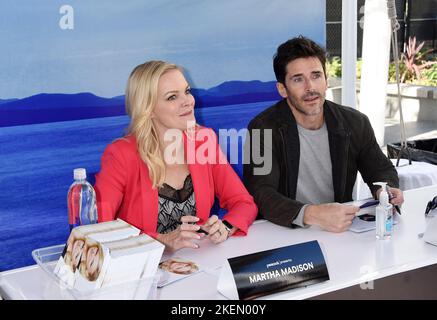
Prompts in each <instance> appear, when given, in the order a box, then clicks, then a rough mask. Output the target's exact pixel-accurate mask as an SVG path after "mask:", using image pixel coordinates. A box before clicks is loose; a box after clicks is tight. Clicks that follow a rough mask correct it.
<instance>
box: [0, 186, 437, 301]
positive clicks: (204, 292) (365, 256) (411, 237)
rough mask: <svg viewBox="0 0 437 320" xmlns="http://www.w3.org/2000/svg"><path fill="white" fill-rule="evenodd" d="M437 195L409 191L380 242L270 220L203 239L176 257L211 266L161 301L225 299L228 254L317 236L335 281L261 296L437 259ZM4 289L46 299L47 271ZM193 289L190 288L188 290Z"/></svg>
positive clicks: (315, 290) (4, 283)
mask: <svg viewBox="0 0 437 320" xmlns="http://www.w3.org/2000/svg"><path fill="white" fill-rule="evenodd" d="M435 195H437V185H434V186H429V187H425V188H420V189H413V190H408V191H406V192H405V203H404V205H403V207H402V213H403V214H402V216H400V218H399V223H398V224H397V225H395V226H394V234H393V237H392V239H391V240H384V241H382V240H376V239H375V233H374V231H369V232H365V233H360V234H357V233H352V232H350V231H347V232H344V233H341V234H334V233H329V232H326V231H323V230H320V229H318V228H316V227H311V228H309V229H289V228H284V227H280V226H277V225H274V224H272V223H270V222H266V221H257V222H256V223H255V224H254V225H253V226H252V227H251V228H250V230H249V234H248V236H247V237H234V238H231V239H229V240H227V241H226V242H224V243H222V244H220V245H217V246H215V245H212V244H210V243H209V242H206V241H202V242H201V243H200V244H201V248H200V249H198V250H189V249H184V250H181V251H179V252H177V254H176V255H178V256H183V257H186V258H189V259H192V260H194V261H196V262H198V263H199V264H200V265H203V266H205V267H207V268H209V269H210V270H208V271H207V272H201V273H198V274H196V275H193V276H191V277H189V278H186V279H183V280H180V281H178V282H175V283H173V284H170V285H168V286H166V287H164V288H162V289H159V290H158V298H159V299H170V300H173V299H174V300H203V299H225V297H224V296H222V295H221V294H220V293H218V292H217V289H216V287H217V280H218V277H217V273H218V270H217V269H216V270H214V268H215V267H218V266H221V265H222V264H223V262H224V261H225V259H226V258H230V257H234V256H239V255H244V254H249V253H253V252H258V251H262V250H268V249H272V248H277V247H281V246H286V245H290V244H295V243H300V242H305V241H310V240H318V241H319V243H320V244H321V246H322V250H323V251H324V255H325V259H326V262H327V266H328V270H329V275H330V280H329V281H326V282H323V283H319V284H315V285H311V286H308V287H305V288H298V289H292V290H288V291H284V292H280V293H276V294H272V295H269V296H265V297H262V298H261V299H306V298H310V297H315V296H318V295H321V294H324V293H328V292H332V291H335V290H339V289H342V288H346V287H350V286H354V285H357V284H360V283H363V282H367V281H371V280H376V279H379V278H383V277H387V276H390V275H395V274H398V273H401V272H404V271H409V270H414V269H418V268H421V267H425V266H429V265H433V264H436V263H437V247H436V246H432V245H429V244H427V243H425V242H424V241H423V240H422V239H421V238H420V237H419V236H418V234H420V233H423V232H424V230H425V228H426V224H427V220H428V219H429V218H427V219H425V216H424V211H425V207H426V204H427V202H428V201H429V200H430V199H431V198H432V197H433V196H435ZM0 276H1V279H0V287H1V290H2V292H3V294H5V296H7V297H9V298H12V299H42V298H44V292H45V286H47V283H45V282H44V280H43V279H45V277H44V272H43V271H42V270H40V269H39V268H38V267H37V266H30V267H26V268H21V269H16V270H11V271H6V272H3V273H1V274H0ZM188 289H189V290H188Z"/></svg>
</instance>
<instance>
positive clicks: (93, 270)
mask: <svg viewBox="0 0 437 320" xmlns="http://www.w3.org/2000/svg"><path fill="white" fill-rule="evenodd" d="M103 260H104V255H103V250H102V248H101V247H100V244H99V243H97V242H95V241H92V240H90V239H87V241H86V243H85V248H84V254H83V257H82V260H81V262H80V266H79V271H80V273H81V274H82V275H83V276H84V277H85V278H86V279H88V280H89V281H96V280H97V278H98V277H99V275H100V271H102V266H103Z"/></svg>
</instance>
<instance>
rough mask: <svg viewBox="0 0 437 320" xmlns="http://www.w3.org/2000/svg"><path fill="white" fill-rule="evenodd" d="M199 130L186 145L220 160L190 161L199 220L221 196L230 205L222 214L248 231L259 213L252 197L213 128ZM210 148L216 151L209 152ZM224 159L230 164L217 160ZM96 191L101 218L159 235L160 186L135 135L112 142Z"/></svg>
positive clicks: (243, 232)
mask: <svg viewBox="0 0 437 320" xmlns="http://www.w3.org/2000/svg"><path fill="white" fill-rule="evenodd" d="M196 134H197V138H196V141H193V140H189V139H187V138H186V136H184V145H185V150H187V144H188V145H189V144H190V143H191V145H192V146H193V145H194V148H195V150H196V154H197V153H199V152H200V153H202V154H206V155H208V156H209V155H211V156H213V157H214V154H213V153H215V161H210V162H215V163H209V162H207V163H203V162H202V161H199V160H198V159H196V160H195V161H193V162H194V163H193V164H190V161H189V160H188V162H189V164H188V169H189V171H190V174H191V177H192V181H193V187H194V196H195V200H196V215H197V217H199V218H200V221H199V224H203V223H205V222H206V220H207V219H208V218H209V216H210V210H211V207H212V205H213V203H214V197H215V196H217V197H218V199H219V201H220V206H221V207H222V208H225V209H227V210H228V212H227V213H226V215H225V216H224V218H223V219H226V220H227V221H228V222H229V223H231V224H232V225H233V226H235V227H237V228H238V229H239V230H238V231H237V232H236V233H235V234H236V235H238V234H239V235H246V234H247V231H248V228H249V226H250V225H251V224H252V222H253V221H254V220H255V218H256V215H257V213H258V209H257V207H256V205H255V203H254V201H253V198H252V196H251V195H250V194H249V193H248V192H247V190H246V188H245V187H244V185H243V183H242V182H241V180H240V178H239V177H238V175H237V174H236V173H235V172H234V170H233V169H232V167H231V166H230V164H229V163H228V162H227V161H226V157H225V156H224V155H223V153H222V152H221V149H220V147H219V144H218V143H217V136H216V135H215V133H214V131H212V130H211V129H207V128H200V129H199V130H197V133H196ZM199 134H200V135H199ZM199 136H203V139H201V140H200V141H198V140H197V139H198V138H199ZM191 150H193V148H191ZM208 150H211V151H215V152H212V153H209V151H208ZM223 159H224V162H225V163H223V161H222V162H220V163H217V161H218V160H223ZM95 190H96V194H97V210H98V215H99V222H103V221H110V220H114V219H116V218H120V219H123V220H125V221H126V222H128V223H130V224H132V225H134V226H135V227H137V228H139V229H141V230H142V231H143V232H145V233H147V234H149V235H151V236H152V237H156V235H157V232H156V227H157V221H158V189H157V188H152V181H151V180H150V178H149V170H148V168H147V165H146V164H145V163H144V162H143V161H142V160H141V158H140V155H139V153H138V150H137V144H136V139H135V137H133V136H126V137H124V138H122V139H118V140H116V141H114V142H113V143H111V144H110V145H109V146H107V148H106V149H105V152H104V153H103V156H102V158H101V170H100V172H99V173H98V174H97V175H96V183H95Z"/></svg>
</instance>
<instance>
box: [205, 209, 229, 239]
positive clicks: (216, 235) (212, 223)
mask: <svg viewBox="0 0 437 320" xmlns="http://www.w3.org/2000/svg"><path fill="white" fill-rule="evenodd" d="M202 229H204V230H205V231H207V232H208V238H209V239H210V240H211V241H212V242H213V243H215V244H218V243H221V242H223V241H225V240H226V239H227V238H229V236H230V234H229V232H228V231H227V230H226V227H225V225H224V224H223V222H222V221H221V220H220V219H219V218H218V217H217V216H216V215H213V216H211V217H209V219H208V221H206V222H205V224H204V225H203V226H202Z"/></svg>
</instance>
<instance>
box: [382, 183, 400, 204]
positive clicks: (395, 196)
mask: <svg viewBox="0 0 437 320" xmlns="http://www.w3.org/2000/svg"><path fill="white" fill-rule="evenodd" d="M387 189H388V193H389V194H388V197H389V198H390V203H391V204H392V205H394V206H400V205H401V204H403V203H404V193H403V192H402V190H400V189H397V188H390V187H388V188H387ZM381 191H382V188H379V189H378V190H376V197H377V198H378V199H379V194H380V193H381Z"/></svg>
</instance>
